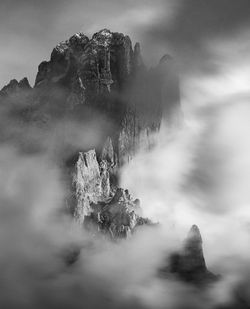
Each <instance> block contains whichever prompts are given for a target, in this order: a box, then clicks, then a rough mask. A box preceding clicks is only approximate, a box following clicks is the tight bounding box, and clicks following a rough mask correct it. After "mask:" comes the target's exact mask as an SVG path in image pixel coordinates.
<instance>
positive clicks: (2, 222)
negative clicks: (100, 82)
mask: <svg viewBox="0 0 250 309" xmlns="http://www.w3.org/2000/svg"><path fill="white" fill-rule="evenodd" d="M1 5H3V3H1ZM6 5H7V4H6ZM16 5H17V3H16V1H10V2H9V4H8V8H9V9H10V11H11V12H13V13H14V15H13V16H14V17H17V20H19V21H20V19H22V23H21V24H22V27H21V28H20V32H19V31H18V32H17V31H16V30H15V29H16V27H18V26H19V25H20V24H19V22H18V23H14V24H12V26H11V27H10V25H9V22H6V21H4V18H3V19H2V20H3V21H2V23H4V22H5V25H6V27H7V26H8V31H5V32H3V38H4V40H5V39H6V37H8V36H10V37H11V40H10V41H9V46H7V47H6V46H4V49H3V50H2V51H1V55H3V57H2V58H4V59H5V63H2V64H1V67H2V70H1V72H3V73H2V76H1V82H4V83H5V82H7V80H8V79H9V78H11V77H12V75H14V76H16V77H20V78H21V77H23V72H24V71H25V70H26V72H27V74H28V75H29V76H30V77H31V79H32V78H33V79H34V72H35V69H34V65H37V63H38V62H40V60H43V59H44V58H46V57H47V55H48V52H47V50H48V49H51V48H50V47H49V46H52V47H53V46H54V45H55V44H57V43H58V38H60V39H59V41H60V40H64V39H65V37H67V36H69V35H71V34H73V33H74V32H79V31H82V30H84V32H85V30H86V34H88V33H92V32H93V31H96V30H98V29H99V28H104V27H112V28H116V27H118V29H117V30H118V31H123V32H126V33H130V32H131V33H132V34H131V36H132V38H136V40H137V38H138V37H139V38H141V40H142V46H143V47H144V50H145V49H146V50H147V51H146V52H145V54H144V56H145V59H146V63H148V64H150V65H151V64H152V63H155V62H156V60H155V59H158V58H160V56H162V55H163V54H166V53H167V54H171V56H173V58H174V60H175V63H176V66H177V67H178V68H176V70H178V72H179V78H180V90H181V106H182V112H183V119H184V120H183V123H182V124H181V125H180V123H178V126H174V127H169V125H168V122H167V118H168V116H169V115H166V114H165V115H164V117H165V118H166V119H163V123H162V126H161V129H160V132H159V133H158V134H156V135H154V136H152V139H153V140H154V141H155V143H154V144H155V147H154V148H153V149H151V150H150V151H148V150H147V151H146V150H145V149H141V150H140V151H138V153H137V154H136V156H135V158H134V159H133V160H132V162H130V163H129V164H128V165H125V166H124V167H123V169H122V171H121V175H120V176H121V181H120V186H122V187H124V188H127V189H129V191H130V192H131V193H132V195H133V196H134V197H135V198H139V199H140V200H141V204H142V211H143V215H144V216H145V217H148V218H150V219H151V220H153V222H158V223H159V225H157V227H154V228H151V227H148V228H142V229H141V230H140V231H138V232H137V233H136V234H135V235H133V237H132V238H130V239H128V240H126V241H125V240H122V241H119V242H116V243H114V242H110V241H108V240H107V239H104V238H103V237H102V236H100V237H97V238H95V239H94V238H93V237H91V236H90V235H89V234H88V233H87V232H86V231H85V230H83V229H80V228H79V227H78V226H76V225H75V222H74V220H73V218H71V217H70V216H68V214H66V213H65V204H66V202H65V200H66V198H67V189H66V187H65V181H64V180H65V179H64V178H65V175H64V173H63V171H62V169H61V165H60V164H61V163H62V162H64V161H65V160H66V159H68V158H71V157H72V156H73V155H75V154H76V153H77V152H78V151H79V150H81V151H85V150H88V149H90V148H95V147H96V146H98V147H99V146H100V145H101V144H103V138H104V136H105V135H107V132H109V130H111V126H112V119H109V118H107V117H104V116H103V115H102V114H100V113H97V112H96V111H90V112H91V113H92V116H93V115H94V117H93V118H94V120H93V121H90V120H89V119H88V115H89V110H85V111H84V112H86V115H87V116H85V118H84V121H78V120H79V119H78V120H75V119H73V117H72V119H71V118H70V119H64V118H63V117H57V116H58V114H59V113H60V112H61V111H60V110H59V109H58V110H57V108H56V107H53V108H55V110H54V113H55V114H56V115H57V116H56V117H55V118H53V119H51V120H50V121H49V122H48V124H47V123H46V121H44V123H45V124H44V123H43V120H41V119H40V120H39V123H38V124H37V123H36V122H35V121H34V122H32V123H26V122H24V121H20V117H19V116H20V115H19V111H22V110H24V109H26V108H27V106H28V103H27V100H26V96H25V94H22V96H20V97H18V98H15V100H14V101H15V102H14V105H13V104H12V105H10V104H9V103H10V102H1V107H0V122H1V146H0V174H1V175H2V177H1V180H0V184H1V185H0V203H1V205H0V252H1V253H0V266H1V270H2V276H1V279H0V284H1V287H2V293H1V296H0V307H3V308H7V307H8V308H58V307H60V308H73V309H74V308H82V307H84V308H193V309H194V308H236V306H239V308H247V306H249V303H250V299H249V294H250V292H249V282H250V264H249V259H250V251H249V243H250V211H249V207H250V205H249V204H250V193H249V183H250V172H249V170H250V140H249V138H248V136H249V135H250V122H249V119H250V107H249V98H250V89H249V80H250V65H249V61H250V58H249V57H250V56H249V55H250V53H249V50H250V45H249V39H250V38H249V9H250V5H249V3H248V1H244V0H242V1H241V0H240V1H234V2H232V1H224V0H217V1H215V0H214V1H213V0H212V1H199V0H196V1H176V3H175V4H173V2H171V1H157V4H156V5H155V6H154V4H152V2H150V1H139V2H137V3H136V4H132V2H131V1H125V2H124V3H121V1H117V2H114V1H106V3H105V4H100V3H97V2H96V1H94V2H93V1H92V2H91V4H90V3H88V2H86V1H83V2H81V3H80V2H79V1H74V3H73V4H72V5H70V6H69V5H68V3H66V2H65V1H61V3H60V5H59V2H58V1H53V4H52V2H48V1H46V3H45V4H44V6H43V5H41V4H40V5H39V4H38V3H37V4H36V5H34V3H33V4H31V2H30V1H27V2H26V5H25V6H24V7H22V8H21V9H20V7H19V6H17V7H16V8H15V6H16ZM82 5H85V7H84V9H85V8H86V10H85V11H84V18H82V14H83V13H82V12H83V11H82V10H79V6H80V7H81V8H82ZM59 7H60V10H59V9H58V8H59ZM100 7H101V8H100ZM38 8H39V10H38ZM88 10H89V11H88ZM34 12H36V14H38V13H39V12H42V14H41V16H44V14H45V13H46V14H47V13H48V12H49V13H50V14H47V15H46V19H45V20H40V18H39V19H38V21H39V23H38V25H39V26H37V27H34V29H31V25H35V24H36V22H34V20H33V18H35V17H36V18H37V16H38V15H36V14H35V15H32V14H33V13H34ZM86 12H91V14H89V16H87V15H88V14H87V13H86ZM116 14H117V16H116ZM79 15H80V16H79ZM20 16H21V17H25V16H33V17H32V18H31V17H30V18H29V19H27V20H26V19H25V18H20ZM39 16H40V15H39ZM71 16H77V18H75V19H72V18H71ZM81 18H82V20H83V21H81V22H79V20H80V19H81ZM77 20H78V21H77ZM92 20H97V21H96V23H92ZM131 20H132V22H131V24H130V21H131ZM45 24H48V25H50V26H51V29H53V31H51V32H50V33H49V32H48V31H47V32H46V36H45V33H44V32H43V31H44V29H45ZM103 25H104V26H103ZM41 29H43V31H42V30H41ZM31 30H32V31H31ZM41 32H42V33H41ZM22 33H25V35H24V36H23V37H22V43H23V42H24V45H25V48H24V49H22V54H21V55H23V54H24V53H26V51H27V55H29V53H30V50H29V48H28V46H29V44H30V43H32V44H31V46H34V47H35V51H34V49H32V55H33V56H32V61H31V62H30V63H29V64H26V66H25V70H24V67H23V66H21V65H20V63H21V62H22V59H20V57H18V58H17V59H16V60H15V61H14V62H13V61H12V60H13V58H15V56H14V55H16V53H15V52H16V50H17V46H18V44H19V43H20V34H22ZM40 35H42V38H44V39H45V37H46V40H44V41H46V44H45V45H46V46H45V47H41V46H40V44H39V42H38V41H39V40H40V39H39V40H38V38H40ZM55 37H56V39H55ZM41 41H42V40H41ZM10 49H11V50H14V51H15V52H13V54H9V50H10ZM36 49H37V50H36ZM28 51H29V52H28ZM35 54H36V56H34V55H35ZM38 58H39V59H38ZM6 59H7V60H6ZM25 59H26V62H27V58H25ZM10 62H11V66H9V63H10ZM24 75H26V74H24ZM135 92H136V89H135ZM63 95H64V93H63V92H62V93H61V92H60V91H59V94H58V96H59V97H60V96H63ZM12 103H13V102H12ZM16 109H18V112H17V113H13V111H14V110H16ZM44 115H45V117H46V110H45V113H44ZM33 116H34V117H35V116H36V113H34V114H33ZM45 120H46V119H45ZM59 162H60V163H59ZM193 224H196V225H198V227H199V228H200V230H201V234H202V238H203V246H204V256H205V259H206V263H207V266H208V268H209V269H210V270H211V271H212V272H214V273H215V274H220V275H221V278H220V280H219V281H218V282H217V283H215V284H214V285H211V286H209V287H208V288H207V289H205V290H200V289H199V288H197V287H195V286H192V285H188V284H186V283H183V282H181V281H179V280H177V279H169V280H166V279H164V280H163V279H161V278H159V276H158V270H159V267H160V266H162V265H164V263H165V262H166V258H167V257H168V256H169V255H170V254H171V253H172V252H173V251H175V250H178V249H180V248H181V246H182V244H183V241H184V239H185V237H186V235H187V232H188V231H189V229H190V227H191V226H192V225H193ZM75 248H77V249H79V250H80V255H79V257H78V260H77V261H76V262H75V263H74V264H73V265H70V266H69V265H67V263H66V262H65V260H66V259H65V257H67V255H68V254H70V253H71V251H72V250H74V249H75ZM239 299H243V300H244V301H245V303H244V304H242V306H241V305H238V302H237V301H238V300H239ZM235 304H236V305H235ZM240 304H241V303H240ZM244 306H245V307H244Z"/></svg>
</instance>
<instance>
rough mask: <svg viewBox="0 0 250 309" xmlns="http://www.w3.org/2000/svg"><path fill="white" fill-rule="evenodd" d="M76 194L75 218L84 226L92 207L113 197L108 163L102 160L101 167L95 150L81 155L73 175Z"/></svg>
mask: <svg viewBox="0 0 250 309" xmlns="http://www.w3.org/2000/svg"><path fill="white" fill-rule="evenodd" d="M73 188H74V189H73V192H74V194H75V198H76V199H75V201H76V205H75V207H74V208H75V209H74V217H75V218H76V220H77V221H78V222H79V223H80V224H82V223H83V221H84V217H85V216H88V215H89V214H90V213H91V212H92V207H91V205H92V204H93V203H98V202H100V201H105V200H106V199H107V198H109V197H110V195H111V187H110V179H109V170H108V163H107V161H106V160H102V161H101V162H100V165H99V164H98V162H97V159H96V153H95V150H90V151H88V152H86V153H82V152H80V153H79V158H78V161H77V163H76V167H75V173H74V175H73Z"/></svg>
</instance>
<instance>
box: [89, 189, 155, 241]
mask: <svg viewBox="0 0 250 309" xmlns="http://www.w3.org/2000/svg"><path fill="white" fill-rule="evenodd" d="M84 224H85V227H86V228H87V229H89V230H90V231H91V232H93V233H96V232H102V233H103V234H105V235H107V236H108V237H110V238H111V239H119V238H127V237H129V236H130V235H132V234H133V233H134V232H135V230H136V229H137V228H138V227H139V226H142V225H153V223H152V222H151V221H150V220H149V219H146V218H142V217H141V208H140V201H139V200H138V199H136V200H133V199H132V198H131V196H130V194H129V192H128V191H127V190H123V189H121V188H117V189H116V192H115V194H114V196H113V197H112V198H111V199H110V200H109V201H107V202H104V203H99V204H96V205H93V212H92V213H91V214H90V215H89V216H87V217H86V218H85V221H84Z"/></svg>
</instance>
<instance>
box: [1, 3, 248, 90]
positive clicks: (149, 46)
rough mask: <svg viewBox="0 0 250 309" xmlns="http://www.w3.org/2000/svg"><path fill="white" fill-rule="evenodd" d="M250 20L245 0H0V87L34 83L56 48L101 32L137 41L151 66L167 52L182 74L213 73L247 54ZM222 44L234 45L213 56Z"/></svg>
mask: <svg viewBox="0 0 250 309" xmlns="http://www.w3.org/2000/svg"><path fill="white" fill-rule="evenodd" d="M249 16H250V1H249V0H209V1H208V0H102V1H100V0H91V1H90V0H72V1H66V0H43V1H40V0H0V41H1V49H0V87H2V86H3V85H5V84H6V83H8V81H9V80H10V79H12V78H16V79H21V78H23V77H24V76H27V77H28V78H29V80H30V82H31V84H33V82H34V78H35V75H36V72H37V66H38V65H39V63H40V62H41V61H43V60H47V59H49V56H50V53H51V51H52V49H53V47H54V46H55V45H56V44H57V43H59V42H60V41H62V40H65V39H67V38H68V37H70V36H71V35H72V34H74V33H76V32H79V31H82V32H84V33H86V34H88V35H92V34H93V33H94V32H96V31H98V30H100V29H102V28H110V29H111V30H112V31H118V32H124V33H127V34H129V35H130V37H131V38H132V40H133V42H134V43H135V42H136V41H140V42H141V43H142V47H143V54H144V57H145V59H146V61H147V62H148V63H149V64H153V63H154V64H155V62H156V61H158V59H159V58H160V57H161V56H162V55H163V54H164V53H166V52H169V53H171V54H173V55H174V57H175V58H176V59H177V62H178V63H179V65H180V67H181V69H182V70H185V71H188V72H189V73H190V71H191V72H192V73H193V72H195V71H202V70H203V71H205V72H206V73H208V72H213V71H216V70H217V69H218V68H219V66H218V58H219V57H221V58H225V57H226V55H228V54H229V53H230V55H231V56H230V57H228V59H229V60H230V61H231V59H232V58H234V60H235V57H236V58H237V57H238V58H241V59H239V60H241V61H242V60H243V59H242V58H243V57H244V56H245V55H247V54H249V55H250V51H249V45H250V44H249V45H248V44H247V42H250V35H247V32H248V33H250V31H249V29H250V26H249V25H250V18H249ZM225 40H227V41H228V40H229V41H230V40H231V42H232V44H231V45H230V46H228V48H227V50H223V46H220V53H218V50H216V54H215V51H214V49H213V47H214V46H215V45H216V46H217V45H218V44H217V41H220V42H222V43H223V42H224V41H225ZM215 41H216V44H215ZM234 42H236V43H234ZM242 43H244V47H243V49H244V50H242V48H241V49H240V50H239V51H238V54H237V53H236V54H235V53H234V51H235V50H236V49H237V48H238V47H239V46H241V45H242ZM240 52H242V54H239V53H240ZM243 53H244V56H243ZM220 60H221V59H220Z"/></svg>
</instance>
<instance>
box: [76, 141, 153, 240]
mask: <svg viewBox="0 0 250 309" xmlns="http://www.w3.org/2000/svg"><path fill="white" fill-rule="evenodd" d="M111 146H112V144H110V141H109V140H108V141H107V143H106V144H105V147H104V151H103V158H102V159H101V161H99V162H98V161H97V158H96V153H95V151H94V150H90V151H88V152H86V153H79V158H78V161H77V163H76V167H75V173H74V175H73V192H74V195H75V203H76V204H75V207H74V214H73V215H74V218H75V219H76V221H77V222H78V223H79V224H81V225H82V224H83V225H84V226H85V227H86V228H87V229H88V230H90V231H91V232H92V233H94V234H96V233H99V232H101V233H102V234H105V235H107V236H108V237H110V238H112V239H118V238H127V237H128V236H129V235H132V233H133V232H134V231H135V230H136V228H137V227H138V226H141V225H144V224H147V225H151V224H152V223H151V221H150V220H148V219H144V218H142V217H141V208H140V201H139V200H138V199H135V200H134V199H133V198H132V197H131V196H130V194H129V192H128V191H127V190H123V189H121V188H118V187H117V186H116V185H114V183H112V179H110V173H111V172H112V169H113V157H112V151H111V149H112V147H111Z"/></svg>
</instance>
